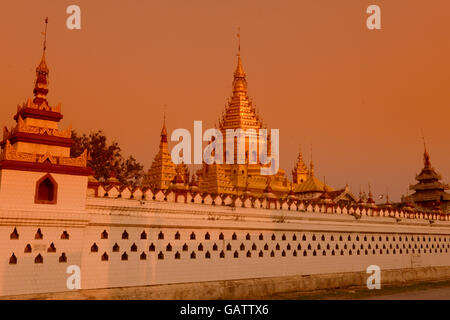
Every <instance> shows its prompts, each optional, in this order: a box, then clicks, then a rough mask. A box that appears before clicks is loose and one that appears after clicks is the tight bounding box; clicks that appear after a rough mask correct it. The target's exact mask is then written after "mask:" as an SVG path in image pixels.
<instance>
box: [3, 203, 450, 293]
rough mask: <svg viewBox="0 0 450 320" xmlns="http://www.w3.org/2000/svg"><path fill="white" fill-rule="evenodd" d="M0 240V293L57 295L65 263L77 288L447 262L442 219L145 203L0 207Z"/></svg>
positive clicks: (447, 231)
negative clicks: (77, 276) (77, 271)
mask: <svg viewBox="0 0 450 320" xmlns="http://www.w3.org/2000/svg"><path fill="white" fill-rule="evenodd" d="M14 228H16V230H17V234H18V239H11V234H12V233H13V230H14ZM38 228H39V229H40V231H41V234H42V239H36V233H37V231H38ZM64 232H66V233H64ZM63 233H64V236H63V237H61V236H62V235H63ZM106 233H107V237H105V235H106ZM17 234H16V233H14V234H13V236H12V238H17V236H16V235H17ZM66 234H68V235H69V237H68V239H64V238H67V236H66ZM102 234H103V236H102ZM207 235H209V238H208V236H207ZM0 236H1V238H2V242H1V243H2V245H1V248H0V257H1V261H2V263H1V264H0V295H13V294H25V293H37V292H56V291H67V290H68V289H67V287H66V280H67V278H68V277H69V274H67V273H66V269H67V267H68V266H69V265H78V266H80V268H81V287H82V289H92V288H107V287H126V286H143V285H153V284H166V283H184V282H197V281H214V280H229V279H246V278H261V277H275V276H287V275H307V274H320V273H333V272H352V271H364V270H366V268H367V266H369V265H372V264H375V265H378V266H380V267H381V269H382V270H383V269H401V268H411V267H423V266H450V222H448V221H434V222H433V223H430V222H429V221H427V220H423V219H398V218H395V217H394V218H391V217H370V216H362V217H360V218H359V219H355V217H353V216H351V215H344V214H327V213H318V212H298V211H288V210H267V209H253V208H230V207H227V206H219V205H206V204H192V203H189V204H183V203H170V202H166V201H154V200H151V201H137V200H126V199H109V198H88V199H87V208H86V211H83V210H80V211H79V212H74V211H73V210H72V211H64V210H60V211H59V212H51V213H49V212H46V211H45V210H42V211H39V210H30V211H26V210H19V209H17V210H15V209H12V208H11V209H2V210H0ZM194 236H195V239H194ZM205 236H206V237H205ZM191 237H192V238H191ZM38 238H39V237H38ZM62 238H63V239H62ZM52 244H53V246H52ZM27 245H29V248H31V252H25V251H26V250H25V249H26V247H27ZM49 248H50V252H49ZM53 248H54V250H52V249H53ZM28 251H29V250H28ZM51 251H55V252H51ZM63 253H64V255H63ZM13 254H14V256H15V257H16V258H17V262H16V263H15V264H10V258H11V256H12V255H13ZM38 255H41V257H42V258H43V261H42V263H39V262H40V261H39V259H38V260H36V257H37V256H38ZM64 256H65V257H66V258H67V259H66V260H65V259H62V257H64ZM106 257H107V259H106Z"/></svg>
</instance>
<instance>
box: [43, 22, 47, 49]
mask: <svg viewBox="0 0 450 320" xmlns="http://www.w3.org/2000/svg"><path fill="white" fill-rule="evenodd" d="M47 26H48V17H45V31H44V33H43V35H44V52H45V50H47Z"/></svg>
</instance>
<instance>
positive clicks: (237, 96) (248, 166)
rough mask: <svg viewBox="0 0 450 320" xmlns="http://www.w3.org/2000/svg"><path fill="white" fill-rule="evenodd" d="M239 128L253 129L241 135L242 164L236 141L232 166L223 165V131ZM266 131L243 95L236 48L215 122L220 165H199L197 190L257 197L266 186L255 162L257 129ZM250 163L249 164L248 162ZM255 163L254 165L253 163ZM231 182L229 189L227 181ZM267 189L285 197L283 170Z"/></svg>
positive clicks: (243, 81) (241, 69)
mask: <svg viewBox="0 0 450 320" xmlns="http://www.w3.org/2000/svg"><path fill="white" fill-rule="evenodd" d="M227 129H232V130H237V129H242V130H249V129H253V130H255V133H256V136H252V138H251V139H250V137H249V136H245V137H244V139H245V141H242V142H243V143H244V144H245V161H242V162H244V163H241V164H239V163H238V149H237V140H236V141H235V142H234V143H233V144H234V161H233V164H226V159H227V158H228V152H227V141H226V130H227ZM260 129H267V128H266V127H265V126H264V125H263V123H262V121H261V119H260V117H259V115H258V114H257V112H256V108H255V107H254V106H253V104H252V101H251V100H250V98H249V96H248V92H247V79H246V74H245V72H244V67H243V64H242V59H241V54H240V45H239V50H238V54H237V66H236V70H235V72H234V77H233V83H232V94H231V97H230V98H229V100H228V103H227V105H226V106H225V112H224V113H223V115H222V117H221V119H220V120H219V130H220V131H221V133H222V135H223V150H224V156H223V159H224V161H223V162H224V164H214V165H213V166H214V169H211V168H212V167H211V165H206V164H204V165H203V168H202V169H201V170H199V171H198V172H197V176H198V178H199V186H200V190H201V191H202V192H203V191H205V192H206V191H207V190H209V191H211V188H213V189H215V191H214V193H219V194H220V193H230V192H232V190H233V191H234V192H236V193H237V194H241V193H244V192H247V193H248V192H250V193H252V194H253V195H255V196H261V195H262V194H263V192H264V190H265V189H266V187H267V176H263V175H261V168H262V167H263V165H262V164H261V163H259V162H258V154H259V139H258V136H259V130H260ZM267 132H268V141H269V142H268V143H267V150H268V153H269V154H268V156H270V147H271V146H270V133H269V130H267ZM250 162H253V163H250ZM255 162H256V163H255ZM215 179H220V180H221V181H220V183H219V182H216V183H213V181H214V180H215ZM228 181H229V182H230V183H231V186H232V188H231V190H230V187H229V182H228ZM270 181H271V189H272V190H273V192H274V193H275V194H277V195H278V196H281V195H283V194H287V193H288V192H289V190H290V183H289V182H288V180H287V178H286V176H285V172H284V170H281V169H280V170H279V171H278V173H277V174H276V175H274V176H273V177H272V178H271V180H270Z"/></svg>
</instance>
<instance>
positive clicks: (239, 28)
mask: <svg viewBox="0 0 450 320" xmlns="http://www.w3.org/2000/svg"><path fill="white" fill-rule="evenodd" d="M237 37H238V42H239V45H238V55H240V54H241V27H238V33H237Z"/></svg>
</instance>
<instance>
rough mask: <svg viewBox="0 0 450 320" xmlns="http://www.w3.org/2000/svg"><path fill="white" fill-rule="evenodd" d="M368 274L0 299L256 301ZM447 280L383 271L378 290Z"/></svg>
mask: <svg viewBox="0 0 450 320" xmlns="http://www.w3.org/2000/svg"><path fill="white" fill-rule="evenodd" d="M368 276H369V274H367V273H365V272H346V273H333V274H318V275H308V276H289V277H273V278H260V279H245V280H228V281H212V282H198V283H184V284H170V285H155V286H145V287H144V286H142V287H126V288H110V289H95V290H78V291H73V292H61V293H43V294H32V295H18V296H5V297H1V299H43V300H45V299H63V300H85V299H89V300H93V299H97V300H98V299H100V300H104V299H112V300H119V299H122V300H130V299H132V300H215V299H230V300H232V299H258V298H263V297H268V296H271V295H273V294H278V293H285V292H311V291H315V290H324V289H337V288H346V287H353V286H366V282H367V278H368ZM448 279H450V267H422V268H412V269H396V270H382V272H381V286H382V287H383V286H385V285H399V284H405V283H414V282H423V281H440V280H448Z"/></svg>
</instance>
